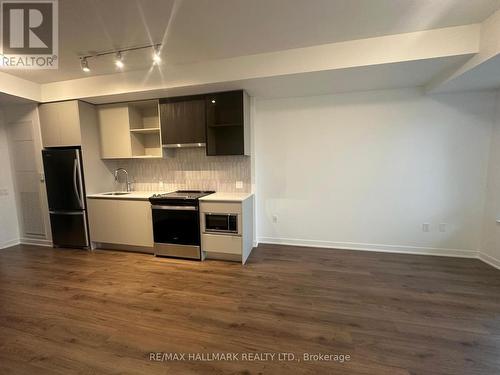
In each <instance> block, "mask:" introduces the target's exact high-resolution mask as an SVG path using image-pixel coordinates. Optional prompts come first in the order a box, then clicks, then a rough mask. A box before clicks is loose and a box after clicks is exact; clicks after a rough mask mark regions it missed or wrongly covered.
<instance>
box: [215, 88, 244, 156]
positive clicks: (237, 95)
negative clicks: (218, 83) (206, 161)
mask: <svg viewBox="0 0 500 375" xmlns="http://www.w3.org/2000/svg"><path fill="white" fill-rule="evenodd" d="M247 99H248V97H247V96H246V94H245V92H244V91H243V90H238V91H229V92H220V93H214V94H208V95H207V96H206V110H207V119H206V123H207V130H206V131H207V155H209V156H213V155H247V154H248V146H247V142H248V134H246V133H247V126H248V124H247V122H248V121H247V117H248V116H247V113H248V103H247Z"/></svg>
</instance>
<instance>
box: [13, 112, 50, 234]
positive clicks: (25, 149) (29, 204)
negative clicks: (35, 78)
mask: <svg viewBox="0 0 500 375" xmlns="http://www.w3.org/2000/svg"><path fill="white" fill-rule="evenodd" d="M7 129H8V139H9V149H10V156H11V158H12V160H11V162H12V163H11V164H12V168H13V170H12V174H13V175H14V176H13V177H14V185H15V188H16V192H17V201H18V207H19V208H18V214H19V216H20V218H19V219H20V224H21V236H22V237H27V238H30V237H32V238H43V239H45V238H46V228H45V223H44V215H43V210H42V199H41V197H42V195H41V188H43V184H42V182H41V180H40V173H39V171H38V168H37V163H36V160H37V155H35V142H34V138H33V125H32V122H31V121H22V122H13V123H10V124H8V128H7Z"/></svg>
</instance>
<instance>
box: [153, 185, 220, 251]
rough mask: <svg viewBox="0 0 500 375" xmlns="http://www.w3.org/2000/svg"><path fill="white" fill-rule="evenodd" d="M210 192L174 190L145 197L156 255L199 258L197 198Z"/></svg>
mask: <svg viewBox="0 0 500 375" xmlns="http://www.w3.org/2000/svg"><path fill="white" fill-rule="evenodd" d="M213 193H215V192H214V191H199V190H178V191H176V192H173V193H167V194H155V195H153V196H152V197H150V198H149V201H150V202H151V209H152V211H153V236H154V249H155V255H157V256H168V257H176V258H188V259H197V260H201V259H202V256H201V250H200V214H199V201H198V199H199V198H201V197H204V196H205V195H209V194H213Z"/></svg>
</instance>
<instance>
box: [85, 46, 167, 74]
mask: <svg viewBox="0 0 500 375" xmlns="http://www.w3.org/2000/svg"><path fill="white" fill-rule="evenodd" d="M145 48H153V63H154V64H155V65H157V64H159V63H160V62H161V55H160V52H161V44H148V45H146V46H139V47H130V48H120V50H119V51H117V50H114V51H107V52H98V53H96V54H93V55H87V56H80V67H81V68H82V70H83V71H84V72H86V73H87V72H90V68H89V63H88V59H91V58H97V57H101V56H106V55H115V65H116V67H117V68H119V69H123V68H124V67H125V64H124V62H123V56H122V54H123V53H124V52H129V51H137V50H141V49H145Z"/></svg>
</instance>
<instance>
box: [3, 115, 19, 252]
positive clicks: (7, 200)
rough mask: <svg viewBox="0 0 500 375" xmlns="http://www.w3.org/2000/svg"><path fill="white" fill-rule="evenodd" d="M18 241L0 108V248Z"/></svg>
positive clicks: (10, 174) (12, 189) (17, 228)
mask: <svg viewBox="0 0 500 375" xmlns="http://www.w3.org/2000/svg"><path fill="white" fill-rule="evenodd" d="M18 242H19V224H18V217H17V209H16V199H15V193H14V184H13V180H12V171H11V164H10V158H9V149H8V144H7V131H6V128H5V121H4V116H3V111H2V110H1V109H0V249H2V248H4V247H8V246H12V245H15V244H17V243H18Z"/></svg>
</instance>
